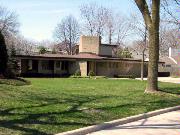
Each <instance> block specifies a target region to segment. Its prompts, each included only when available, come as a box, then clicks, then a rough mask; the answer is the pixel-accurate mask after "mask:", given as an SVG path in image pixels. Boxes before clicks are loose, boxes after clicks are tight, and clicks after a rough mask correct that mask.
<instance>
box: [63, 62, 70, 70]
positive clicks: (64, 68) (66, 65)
mask: <svg viewBox="0 0 180 135" xmlns="http://www.w3.org/2000/svg"><path fill="white" fill-rule="evenodd" d="M67 69H68V62H67V61H62V63H61V70H67Z"/></svg>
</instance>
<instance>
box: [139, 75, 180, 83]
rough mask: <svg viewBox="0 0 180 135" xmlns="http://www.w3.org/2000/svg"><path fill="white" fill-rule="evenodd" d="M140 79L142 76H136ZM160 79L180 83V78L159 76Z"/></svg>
mask: <svg viewBox="0 0 180 135" xmlns="http://www.w3.org/2000/svg"><path fill="white" fill-rule="evenodd" d="M136 79H138V80H140V78H136ZM144 80H147V78H144ZM158 81H160V82H170V83H179V84H180V78H172V77H158Z"/></svg>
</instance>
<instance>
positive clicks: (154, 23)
mask: <svg viewBox="0 0 180 135" xmlns="http://www.w3.org/2000/svg"><path fill="white" fill-rule="evenodd" d="M134 1H135V3H136V5H137V7H138V8H139V10H140V12H141V14H142V16H143V18H144V22H145V24H146V27H147V30H148V33H149V64H148V83H147V87H146V92H155V91H157V90H158V80H157V77H158V61H159V23H160V0H152V1H151V2H150V4H151V5H150V6H148V4H147V1H146V0H134ZM150 9H151V10H150Z"/></svg>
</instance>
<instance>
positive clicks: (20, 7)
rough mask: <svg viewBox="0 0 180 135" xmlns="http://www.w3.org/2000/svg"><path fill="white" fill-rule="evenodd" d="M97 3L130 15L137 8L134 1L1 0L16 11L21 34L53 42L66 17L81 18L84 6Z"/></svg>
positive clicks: (0, 0)
mask: <svg viewBox="0 0 180 135" xmlns="http://www.w3.org/2000/svg"><path fill="white" fill-rule="evenodd" d="M91 2H96V3H97V4H100V5H103V6H105V7H109V8H112V9H114V10H115V11H116V12H120V13H122V14H123V15H129V14H130V13H132V12H133V11H134V9H135V8H136V6H135V5H134V2H133V0H0V5H2V6H4V7H7V8H8V9H9V10H11V11H16V12H17V14H18V15H19V21H20V23H21V27H20V32H21V33H22V35H23V36H25V37H26V38H29V39H33V40H38V41H41V40H47V39H48V40H52V39H53V38H52V33H53V30H54V28H55V26H56V25H57V23H58V22H60V21H61V19H62V18H63V17H64V16H67V15H69V14H71V15H74V16H75V17H76V18H77V19H79V18H80V11H79V7H80V5H82V4H86V3H91Z"/></svg>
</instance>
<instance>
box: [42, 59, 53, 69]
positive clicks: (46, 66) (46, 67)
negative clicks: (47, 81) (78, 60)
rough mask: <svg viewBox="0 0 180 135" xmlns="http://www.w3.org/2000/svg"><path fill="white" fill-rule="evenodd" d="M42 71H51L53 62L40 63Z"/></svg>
mask: <svg viewBox="0 0 180 135" xmlns="http://www.w3.org/2000/svg"><path fill="white" fill-rule="evenodd" d="M41 64H42V69H43V70H53V68H54V61H51V60H47V61H45V60H44V61H42V63H41Z"/></svg>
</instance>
